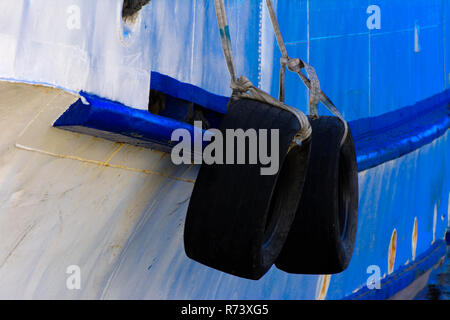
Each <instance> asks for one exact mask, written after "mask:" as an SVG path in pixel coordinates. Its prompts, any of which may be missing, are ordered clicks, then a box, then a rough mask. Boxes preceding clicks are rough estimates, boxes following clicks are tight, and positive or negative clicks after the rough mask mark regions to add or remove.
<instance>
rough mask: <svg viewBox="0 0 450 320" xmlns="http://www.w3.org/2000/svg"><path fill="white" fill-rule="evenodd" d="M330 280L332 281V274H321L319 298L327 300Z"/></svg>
mask: <svg viewBox="0 0 450 320" xmlns="http://www.w3.org/2000/svg"><path fill="white" fill-rule="evenodd" d="M330 281H331V275H329V274H327V275H322V276H320V279H319V283H320V290H319V292H318V295H317V300H325V298H326V296H327V293H328V288H329V287H330Z"/></svg>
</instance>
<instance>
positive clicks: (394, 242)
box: [388, 229, 397, 274]
mask: <svg viewBox="0 0 450 320" xmlns="http://www.w3.org/2000/svg"><path fill="white" fill-rule="evenodd" d="M396 254H397V229H394V231H393V232H392V236H391V242H390V244H389V256H388V273H389V274H391V273H392V272H394V265H395V256H396Z"/></svg>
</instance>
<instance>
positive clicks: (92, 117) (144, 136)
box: [54, 76, 450, 171]
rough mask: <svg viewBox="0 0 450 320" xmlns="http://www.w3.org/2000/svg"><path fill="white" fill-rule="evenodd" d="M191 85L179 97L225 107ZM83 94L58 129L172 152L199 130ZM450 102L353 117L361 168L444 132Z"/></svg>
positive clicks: (448, 94)
mask: <svg viewBox="0 0 450 320" xmlns="http://www.w3.org/2000/svg"><path fill="white" fill-rule="evenodd" d="M158 77H160V79H161V80H162V81H163V83H166V84H169V83H170V85H172V86H179V88H180V89H181V88H182V87H184V85H183V84H182V83H179V82H177V81H176V80H173V79H169V78H168V77H162V76H158ZM189 88H190V89H189V90H187V91H186V92H187V93H184V95H183V94H180V95H178V97H180V98H189V97H197V98H196V99H195V100H197V102H200V101H203V102H204V101H209V103H210V104H209V105H215V106H216V108H215V109H214V111H218V112H223V111H224V110H223V108H224V105H225V104H224V103H225V101H226V98H225V97H220V96H214V97H213V99H214V100H211V94H209V93H207V92H205V91H202V89H200V88H196V87H194V86H190V87H189ZM172 92H174V90H172ZM179 92H180V93H181V92H183V91H182V90H179ZM82 95H83V96H84V97H85V98H86V99H87V100H88V102H89V105H85V104H83V103H82V102H81V99H80V100H78V101H77V102H76V103H74V104H73V105H72V106H70V108H69V109H68V110H67V111H66V112H65V113H64V114H63V115H62V116H61V117H60V118H59V119H58V120H57V121H56V122H55V123H54V126H55V127H59V128H61V129H66V130H70V131H75V132H79V133H86V134H90V135H95V136H98V137H102V138H105V139H108V140H113V141H117V142H123V143H130V144H134V145H137V146H141V147H147V148H156V149H160V150H162V151H166V152H168V151H170V149H171V147H173V144H172V143H171V141H170V138H171V134H172V132H173V131H174V130H176V129H179V128H184V129H187V130H189V131H190V132H193V127H192V126H191V125H189V124H186V123H183V122H181V121H177V120H173V119H170V118H166V117H162V116H157V115H153V114H150V113H149V112H147V111H142V110H136V109H132V108H129V107H127V106H124V105H122V104H120V103H117V102H112V101H109V100H106V99H103V98H100V97H97V96H94V95H90V94H86V93H82ZM215 102H217V104H214V103H215ZM449 103H450V90H446V91H444V92H443V93H441V94H438V95H436V96H433V97H430V98H428V99H426V100H424V101H421V102H419V103H417V104H415V105H413V106H409V107H405V108H402V109H399V110H396V111H393V112H390V113H386V114H384V115H381V116H378V117H372V118H366V119H359V120H355V121H351V122H350V123H349V124H350V127H351V129H352V133H353V135H354V137H355V145H356V150H357V158H358V169H359V171H364V170H367V169H369V168H373V167H375V166H378V165H380V164H382V163H384V162H387V161H390V160H393V159H396V158H399V157H401V156H402V155H405V154H407V153H410V152H412V151H414V150H416V149H418V148H420V147H422V146H423V145H425V144H428V143H430V142H432V141H433V140H434V139H436V138H438V137H440V136H442V135H443V134H444V133H445V132H446V131H447V129H448V128H449V127H450V104H449ZM209 105H208V106H209ZM217 106H218V107H217Z"/></svg>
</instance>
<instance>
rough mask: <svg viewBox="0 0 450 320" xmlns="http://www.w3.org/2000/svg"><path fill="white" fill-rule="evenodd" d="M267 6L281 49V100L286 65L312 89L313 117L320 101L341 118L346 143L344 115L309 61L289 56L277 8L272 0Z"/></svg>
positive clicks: (311, 110) (316, 114) (269, 0)
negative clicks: (324, 89) (323, 86)
mask: <svg viewBox="0 0 450 320" xmlns="http://www.w3.org/2000/svg"><path fill="white" fill-rule="evenodd" d="M266 4H267V8H268V10H269V16H270V20H271V21H272V26H273V30H274V32H275V37H276V39H277V43H278V47H279V48H280V51H281V56H282V58H281V60H280V64H281V70H280V88H279V100H280V101H281V102H284V101H285V78H286V67H287V68H288V70H289V71H292V72H295V73H297V74H298V75H299V77H300V79H301V80H302V81H303V83H304V84H305V86H306V87H307V88H308V89H309V90H310V91H311V94H310V100H309V114H310V116H312V117H313V118H317V117H318V116H319V109H318V105H319V101H322V103H323V104H324V105H325V106H326V107H327V108H328V110H330V112H331V113H333V114H334V115H335V116H336V117H337V118H339V119H340V120H341V121H342V123H343V124H344V128H345V129H344V135H343V137H342V140H341V146H342V145H343V144H344V142H345V140H346V139H347V135H348V124H347V121H345V119H344V117H343V116H342V115H341V113H340V112H339V110H338V109H337V108H336V106H335V105H334V104H333V102H332V101H331V100H330V99H329V98H328V97H327V96H326V95H325V94H324V93H323V91H322V90H321V89H320V81H319V78H318V77H317V73H316V70H315V69H314V68H313V67H312V66H311V65H309V64H308V63H306V62H304V61H302V60H301V59H298V58H295V59H292V58H290V57H289V55H288V53H287V49H286V45H285V43H284V40H283V36H282V35H281V30H280V26H279V24H278V20H277V16H276V14H275V10H274V8H273V4H272V0H266ZM303 68H304V69H305V70H306V73H307V74H308V76H309V79H308V78H307V77H306V76H305V75H304V74H303V72H302V71H301V69H303Z"/></svg>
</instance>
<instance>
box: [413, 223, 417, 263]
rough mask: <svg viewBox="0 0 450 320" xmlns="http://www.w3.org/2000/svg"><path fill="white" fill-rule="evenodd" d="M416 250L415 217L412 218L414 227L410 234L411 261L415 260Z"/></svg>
mask: <svg viewBox="0 0 450 320" xmlns="http://www.w3.org/2000/svg"><path fill="white" fill-rule="evenodd" d="M416 249H417V217H415V218H414V227H413V233H412V260H413V261H414V260H416Z"/></svg>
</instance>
